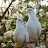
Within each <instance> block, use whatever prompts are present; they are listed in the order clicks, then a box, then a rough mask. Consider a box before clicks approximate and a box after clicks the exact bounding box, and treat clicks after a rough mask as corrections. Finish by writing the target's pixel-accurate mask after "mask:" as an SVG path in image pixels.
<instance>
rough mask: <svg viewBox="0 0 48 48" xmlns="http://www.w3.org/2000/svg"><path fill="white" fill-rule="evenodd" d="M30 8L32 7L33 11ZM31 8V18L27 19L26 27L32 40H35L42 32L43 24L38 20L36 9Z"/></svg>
mask: <svg viewBox="0 0 48 48" xmlns="http://www.w3.org/2000/svg"><path fill="white" fill-rule="evenodd" d="M29 9H31V11H29ZM29 9H28V10H27V12H28V14H29V20H28V21H27V24H26V28H27V31H28V33H29V38H30V40H34V39H37V38H39V36H40V34H41V24H40V22H39V21H38V19H37V17H36V14H35V12H34V10H33V9H32V8H29ZM38 33H39V34H38Z"/></svg>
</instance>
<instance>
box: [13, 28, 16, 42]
mask: <svg viewBox="0 0 48 48" xmlns="http://www.w3.org/2000/svg"><path fill="white" fill-rule="evenodd" d="M16 37H17V33H16V29H15V31H14V34H13V39H14V41H16V40H17V38H16Z"/></svg>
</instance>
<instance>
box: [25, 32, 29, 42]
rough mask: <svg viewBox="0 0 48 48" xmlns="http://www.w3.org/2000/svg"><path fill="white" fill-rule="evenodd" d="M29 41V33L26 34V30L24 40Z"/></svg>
mask: <svg viewBox="0 0 48 48" xmlns="http://www.w3.org/2000/svg"><path fill="white" fill-rule="evenodd" d="M28 41H29V34H28V32H26V42H28Z"/></svg>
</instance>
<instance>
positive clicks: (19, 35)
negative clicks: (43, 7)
mask: <svg viewBox="0 0 48 48" xmlns="http://www.w3.org/2000/svg"><path fill="white" fill-rule="evenodd" d="M22 21H23V19H22V18H18V19H17V23H16V29H15V31H14V40H15V41H16V43H24V42H28V40H29V34H28V32H27V30H26V29H25V27H24V26H23V24H22Z"/></svg>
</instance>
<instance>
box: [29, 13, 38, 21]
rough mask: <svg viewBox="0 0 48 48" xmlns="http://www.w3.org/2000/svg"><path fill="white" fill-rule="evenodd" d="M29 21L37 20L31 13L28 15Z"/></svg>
mask: <svg viewBox="0 0 48 48" xmlns="http://www.w3.org/2000/svg"><path fill="white" fill-rule="evenodd" d="M29 19H30V20H32V21H35V20H37V17H36V14H33V13H32V14H30V15H29Z"/></svg>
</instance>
